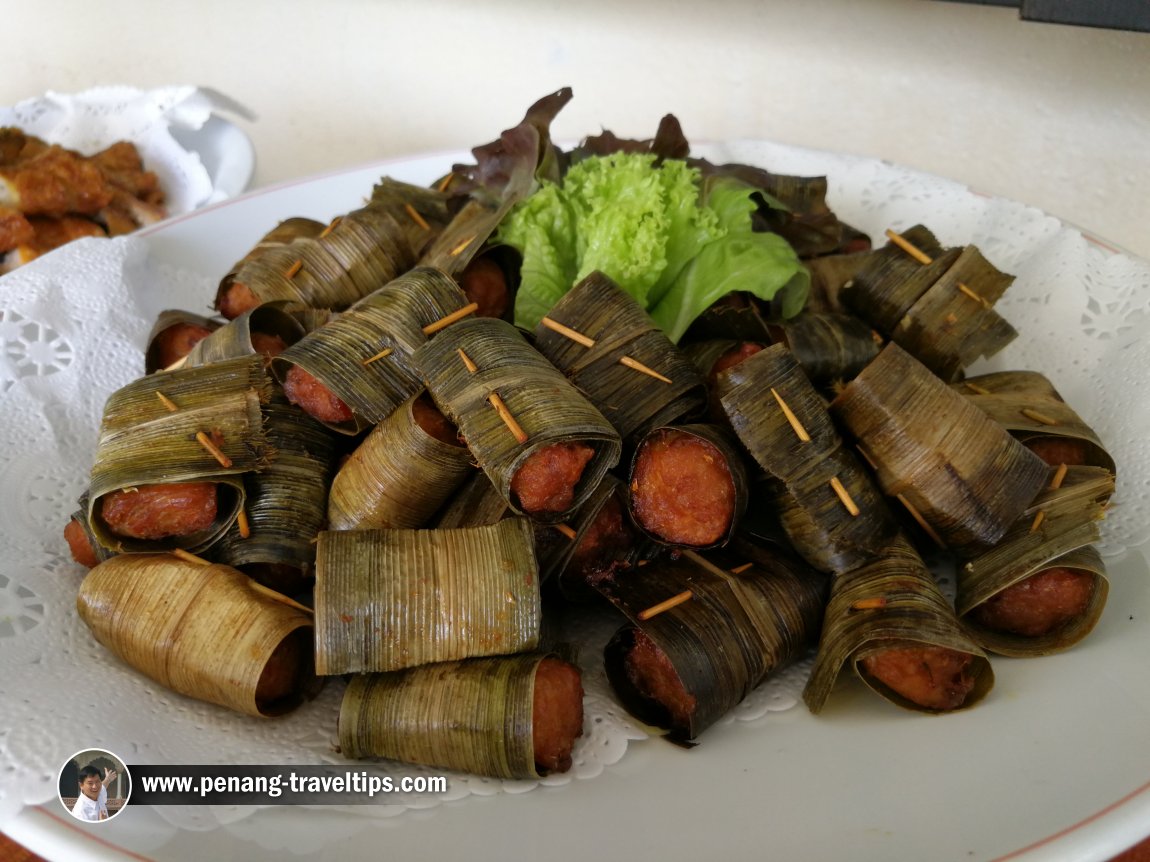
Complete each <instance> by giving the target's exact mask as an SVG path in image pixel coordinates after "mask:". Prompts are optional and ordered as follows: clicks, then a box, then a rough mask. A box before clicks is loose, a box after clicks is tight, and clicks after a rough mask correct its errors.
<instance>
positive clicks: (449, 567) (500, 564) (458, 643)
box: [315, 518, 542, 674]
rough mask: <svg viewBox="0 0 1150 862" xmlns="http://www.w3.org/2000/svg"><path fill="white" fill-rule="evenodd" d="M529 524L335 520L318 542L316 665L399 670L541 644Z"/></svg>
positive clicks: (334, 670) (332, 669)
mask: <svg viewBox="0 0 1150 862" xmlns="http://www.w3.org/2000/svg"><path fill="white" fill-rule="evenodd" d="M541 616H542V612H541V605H540V598H539V573H538V564H537V563H536V560H535V549H534V544H533V540H532V535H531V526H530V525H529V524H528V522H527V520H526V519H524V518H506V519H503V520H501V521H498V522H496V523H495V524H492V525H491V526H488V527H473V528H461V529H454V530H446V529H436V530H399V529H395V530H329V531H325V532H323V533H320V536H319V544H318V547H317V549H316V584H315V619H316V669H317V671H318V672H319V673H321V674H342V673H373V672H384V671H392V670H400V669H403V668H406V667H413V666H415V665H420V664H427V663H429V662H439V661H454V660H456V659H463V658H472V657H475V656H485V655H501V654H507V653H515V652H524V651H527V650H532V649H535V648H536V646H537V645H538V642H539V631H540V624H541Z"/></svg>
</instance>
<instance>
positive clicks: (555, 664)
mask: <svg viewBox="0 0 1150 862" xmlns="http://www.w3.org/2000/svg"><path fill="white" fill-rule="evenodd" d="M582 733H583V687H582V681H581V674H580V671H579V669H578V668H577V667H576V666H574V665H572V664H570V663H568V662H566V661H564V660H562V659H560V658H557V657H554V656H549V655H540V654H527V655H515V656H500V657H497V658H472V659H467V660H465V661H455V662H443V663H439V664H429V665H423V666H420V667H415V668H409V669H407V670H402V671H395V672H392V673H384V674H371V675H361V676H356V677H354V678H353V679H352V681H351V683H350V684H349V685H348V687H347V690H346V692H345V693H344V698H343V703H342V705H341V706H340V712H339V746H340V751H341V752H342V753H343V754H344V755H345V756H346V757H351V758H364V757H386V758H390V759H393V760H400V761H404V762H407V763H420V764H426V765H429V766H438V767H440V768H443V769H458V770H461V771H464V772H470V773H473V774H476V775H486V776H490V777H493V778H509V779H516V778H519V779H523V778H539V777H541V776H543V775H547V774H548V773H551V772H566V771H567V770H568V769H570V768H571V763H572V757H571V754H572V750H573V749H574V747H575V741H576V739H577V738H578V737H579V736H581V735H582Z"/></svg>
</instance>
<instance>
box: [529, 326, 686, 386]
mask: <svg viewBox="0 0 1150 862" xmlns="http://www.w3.org/2000/svg"><path fill="white" fill-rule="evenodd" d="M540 323H542V324H543V325H544V326H545V327H547V328H548V329H550V330H551V331H552V332H557V333H559V334H560V335H562V336H563V337H564V338H569V339H571V340H572V341H574V342H575V343H576V344H581V345H583V346H584V347H586V348H592V347H594V346H595V339H594V338H591V337H589V336H587V335H584V334H583V333H582V332H579V331H578V330H575V329H572V328H571V327H570V326H566V325H564V324H562V323H560V322H559V321H557V320H553V319H552V318H550V317H544V318H543V319H542V320H541V321H540ZM619 364H620V365H624V366H626V367H627V368H630V369H631V370H633V371H638V372H640V373H642V374H646V375H647V376H648V377H654V378H655V379H656V380H660V381H662V382H663V383H671V382H672V381H671V378H670V377H667V376H665V375H663V374H660V373H659V372H658V371H656V370H655V369H653V368H651V367H650V366H647V365H644V364H643V363H642V362H640V361H639V360H638V359H635V358H633V357H631V356H620V357H619Z"/></svg>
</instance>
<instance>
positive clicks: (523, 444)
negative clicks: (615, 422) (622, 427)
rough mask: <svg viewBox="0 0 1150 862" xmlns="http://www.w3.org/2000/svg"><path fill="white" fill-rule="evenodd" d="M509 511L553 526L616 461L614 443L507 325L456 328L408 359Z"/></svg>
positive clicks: (478, 322) (583, 402)
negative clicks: (417, 370)
mask: <svg viewBox="0 0 1150 862" xmlns="http://www.w3.org/2000/svg"><path fill="white" fill-rule="evenodd" d="M412 361H413V364H414V365H415V366H416V367H417V368H418V369H419V371H420V374H421V377H422V379H423V382H424V383H425V384H426V386H427V389H428V391H429V392H430V393H431V397H432V398H433V399H434V400H435V403H436V405H437V406H438V407H439V409H440V410H441V411H442V412H443V414H444V415H445V416H447V418H448V419H450V420H451V421H452V422H454V423H455V425H457V426H458V428H459V430H460V433H461V434H462V435H463V437H464V439H466V440H467V445H468V447H469V448H470V449H471V452H472V454H473V455H474V456H475V459H476V461H478V462H479V466H480V467H482V468H483V470H484V472H485V473H486V474H487V475H488V477H489V478H490V479H491V482H492V484H494V485H495V486H496V488H498V489H499V492H500V494H502V495H503V497H504V499H505V500H507V501H508V503H509V504H510V505H511V507H512V508H513V509H514V510H515V511H516V512H517V513H521V514H525V515H528V516H530V517H531V518H532V519H534V520H537V521H543V522H547V523H557V522H559V521H562V520H563V519H564V518H566V517H567V515H568V514H569V513H571V512H572V511H574V510H575V509H577V508H578V507H579V506H580V505H582V503H583V502H584V501H585V500H586V499H587V498H588V497H589V496H590V494H591V492H592V491H593V490H594V489H595V486H596V485H598V484H599V481H600V479H602V477H603V475H604V474H605V473H606V472H607V471H608V470H609V469H610V468H611V467H614V466H615V464H616V463H618V461H619V454H620V450H621V448H622V443H621V441H620V439H619V434H618V432H616V430H615V429H614V428H613V427H611V424H610V423H609V422H608V421H607V420H606V419H605V418H604V417H603V414H601V413H600V412H599V411H598V410H596V409H595V407H594V406H593V405H592V404H591V403H590V402H589V401H588V400H587V399H586V398H585V397H583V395H582V394H581V393H580V392H579V391H578V390H577V389H576V388H575V387H574V386H573V385H572V384H571V383H570V381H568V380H567V378H565V377H564V376H563V374H562V373H561V372H560V371H559V370H558V369H556V368H555V366H553V365H552V364H551V363H550V362H548V361H547V360H546V359H545V358H544V357H543V356H542V355H541V354H540V353H539V352H538V351H537V350H535V349H534V348H533V347H531V346H530V345H529V344H528V343H527V341H526V339H525V338H524V337H523V335H522V334H521V333H520V332H519V331H518V330H517V329H516V328H515V327H514V326H512V325H511V324H509V323H506V322H505V321H502V320H496V319H494V318H476V319H469V320H461V321H459V322H458V323H455V324H453V325H451V326H449V327H447V328H446V329H445V330H443V331H441V332H439V333H438V334H437V335H436V336H435V337H434V338H433V339H431V340H430V341H428V342H427V343H426V344H425V345H423V346H422V347H420V348H419V350H417V351H416V352H415V354H414V356H413V358H412Z"/></svg>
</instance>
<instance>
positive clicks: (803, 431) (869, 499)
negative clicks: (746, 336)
mask: <svg viewBox="0 0 1150 862" xmlns="http://www.w3.org/2000/svg"><path fill="white" fill-rule="evenodd" d="M716 386H717V391H718V392H719V394H720V399H719V403H720V404H721V405H722V408H723V410H724V411H725V413H726V415H727V418H728V420H729V421H730V424H731V427H732V428H733V429H734V432H735V433H736V434H737V435H738V437H739V440H740V441H741V442H742V444H743V445H744V446H745V447H746V449H747V451H748V452H749V453H750V454H751V457H752V458H754V460H755V461H756V463H758V465H759V466H760V467H761V468H762V469H763V470H764V471H766V473H767V474H768V476H770V477H771V479H772V481H769V482H768V483H767V484H766V485H765V486H764V487H765V490H766V491H767V494H768V497H769V498H770V499H771V500H772V501H773V503H774V506H775V508H776V509H777V510H778V511H779V513H780V518H781V523H782V526H783V529H784V530H785V531H786V533H787V535H788V536H789V537H790V539H791V542H792V543H793V544H794V547H795V550H796V551H797V552H798V553H799V554H800V555H801V556H802V557H803V558H804V559H805V560H807V562H809V563H810V564H811V565H813V566H815V567H816V568H818V569H820V570H821V571H825V572H840V571H845V570H847V569H850V568H855V567H857V566H859V565H862V564H863V563H864V562H866V561H868V560H869V559H871V558H873V557H874V555H875V554H877V553H879V552H880V551H881V550H882V549H883V548H884V547H885V546H886V544H887V543H888V542H889V541H890V540H891V539H892V538H894V535H895V532H896V530H897V526H896V524H895V520H894V517H893V516H892V514H891V512H890V510H889V508H888V506H887V503H886V501H885V500H884V499H883V495H882V494H881V493H880V491H879V489H878V488H877V487H876V486H875V484H874V482H873V480H872V479H871V477H870V474H869V473H868V472H867V470H866V468H865V467H864V466H863V464H862V463H861V461H860V460H859V459H858V458H857V457H856V456H855V454H854V453H853V452H852V451H851V450H850V449H848V448H847V445H846V443H845V442H844V441H843V439H842V438H841V437H840V435H839V432H838V430H837V429H836V428H835V426H834V423H833V422H832V421H831V418H830V415H829V414H828V412H827V406H826V402H825V401H824V400H823V398H822V396H821V395H819V394H818V392H816V391H815V388H814V386H813V385H812V384H811V382H810V380H809V379H808V378H807V376H806V374H805V373H804V372H803V370H802V368H801V367H800V366H799V364H798V362H797V360H796V358H795V356H794V354H792V353H791V352H790V350H788V349H787V348H786V347H785V346H784V345H782V344H775V345H772V346H770V347H768V348H766V349H765V350H762V351H759V352H758V353H756V354H755V355H753V356H751V357H749V358H748V359H746V360H744V361H743V362H740V363H739V364H738V365H736V366H734V367H732V368H730V369H729V370H727V371H726V372H724V373H723V374H721V375H720V376H719V378H718V381H717V384H716Z"/></svg>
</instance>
